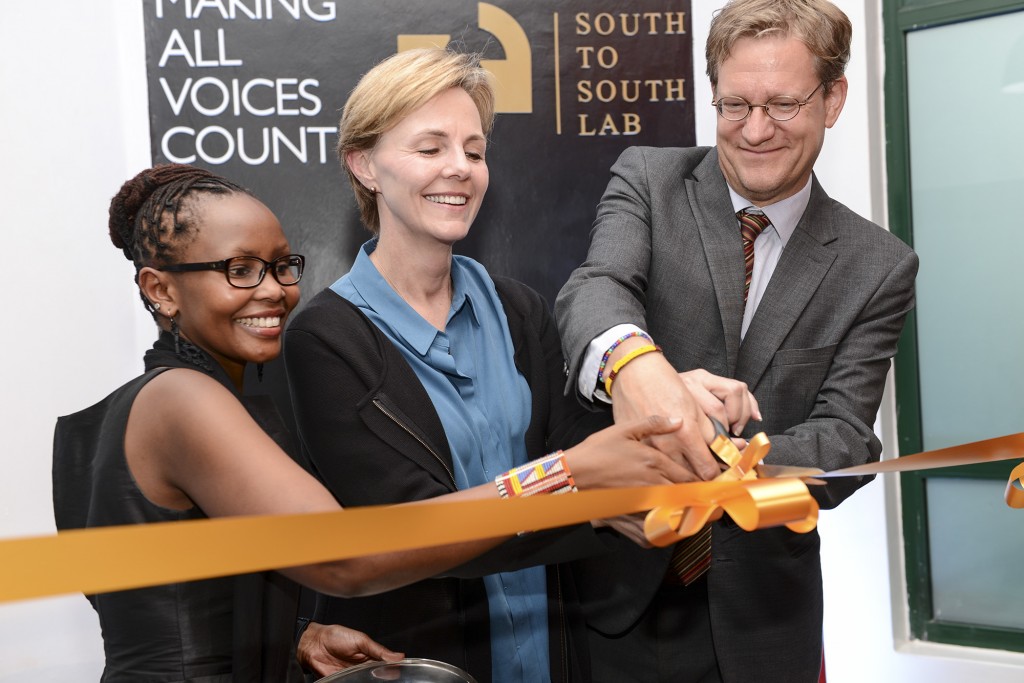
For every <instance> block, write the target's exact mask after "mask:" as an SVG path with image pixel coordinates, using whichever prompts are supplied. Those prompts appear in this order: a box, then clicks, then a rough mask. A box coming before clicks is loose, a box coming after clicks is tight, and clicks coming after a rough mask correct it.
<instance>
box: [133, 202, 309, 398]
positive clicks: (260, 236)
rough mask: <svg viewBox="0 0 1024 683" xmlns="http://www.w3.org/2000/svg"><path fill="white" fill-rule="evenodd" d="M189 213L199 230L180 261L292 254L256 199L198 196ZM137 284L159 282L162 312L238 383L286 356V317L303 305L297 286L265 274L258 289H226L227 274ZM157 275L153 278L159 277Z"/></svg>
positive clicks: (164, 277) (156, 295)
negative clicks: (251, 370)
mask: <svg viewBox="0 0 1024 683" xmlns="http://www.w3.org/2000/svg"><path fill="white" fill-rule="evenodd" d="M188 210H189V211H191V212H192V213H193V216H194V222H195V225H196V227H197V230H196V235H195V238H194V239H193V240H192V241H191V242H189V243H188V244H187V245H186V246H185V247H184V248H183V249H181V250H180V252H179V253H178V254H177V257H176V258H175V261H176V262H177V263H201V262H206V261H220V260H222V259H226V258H230V257H232V256H258V257H260V258H262V259H263V260H265V261H273V260H274V259H276V258H279V257H281V256H284V255H286V254H289V253H290V251H289V248H288V241H287V240H286V239H285V236H284V232H283V231H282V230H281V224H280V223H279V222H278V220H277V218H276V217H275V216H274V214H273V213H272V212H271V211H270V209H268V208H267V207H266V206H264V205H263V204H262V203H261V202H260V201H259V200H257V199H255V198H253V197H251V196H249V195H246V194H241V193H234V194H228V195H222V196H217V195H209V194H207V195H201V196H200V197H198V198H195V199H192V200H191V201H190V203H189V205H188ZM144 270H146V271H150V272H149V274H148V275H146V280H145V281H143V280H142V279H141V277H142V273H141V272H140V285H146V286H147V287H150V288H151V287H152V286H154V285H152V280H153V279H154V278H159V280H160V283H161V284H160V285H156V290H151V291H153V293H152V294H150V295H149V298H150V300H151V301H153V302H154V303H160V304H161V311H163V312H167V311H172V312H173V313H174V314H175V315H176V317H177V321H178V326H179V328H180V330H181V334H182V336H183V337H186V338H187V339H188V340H189V341H191V342H192V343H194V344H196V345H197V346H199V347H201V348H202V349H204V350H205V351H206V352H207V353H209V354H210V355H211V356H213V357H214V359H216V360H217V362H219V363H220V364H221V366H223V367H224V369H225V370H226V371H227V373H228V375H229V376H231V377H232V378H233V379H235V380H236V383H237V384H239V385H240V383H241V377H242V372H243V371H244V368H245V364H246V363H247V362H248V363H260V362H264V361H268V360H272V359H273V358H276V357H277V356H278V355H279V354H280V353H281V334H282V332H283V331H284V325H285V320H286V318H287V316H288V313H289V312H290V311H291V310H292V309H294V308H295V305H296V304H297V303H298V301H299V287H298V285H291V286H288V287H284V286H282V285H280V284H279V283H278V282H277V280H275V279H274V277H273V275H272V274H271V273H270V272H269V269H268V272H267V273H266V274H265V275H264V277H263V281H262V282H261V283H260V284H259V285H258V286H256V287H252V288H248V289H240V288H238V287H233V286H232V285H230V284H228V281H227V278H226V277H225V275H224V273H223V272H222V271H201V272H186V273H171V272H157V271H152V270H151V269H144ZM154 273H155V274H156V275H154Z"/></svg>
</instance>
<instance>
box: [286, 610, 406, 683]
mask: <svg viewBox="0 0 1024 683" xmlns="http://www.w3.org/2000/svg"><path fill="white" fill-rule="evenodd" d="M295 656H296V657H297V658H298V660H299V663H300V664H302V666H303V667H304V668H305V669H307V670H309V671H312V672H314V673H316V674H317V675H319V676H326V675H327V674H331V673H334V672H335V671H338V670H339V669H347V668H348V667H350V666H355V665H356V664H362V663H363V662H369V661H384V662H397V661H400V660H402V659H404V658H405V655H404V654H402V653H401V652H392V651H391V650H389V649H387V648H386V647H384V646H383V645H381V644H380V643H378V642H376V641H374V640H373V639H372V638H370V637H369V636H368V635H366V634H365V633H363V632H362V631H356V630H353V629H350V628H346V627H344V626H340V625H337V624H330V625H327V624H318V623H316V622H310V623H309V626H307V627H306V630H305V631H304V632H303V633H302V638H300V639H299V645H298V648H297V650H296V653H295Z"/></svg>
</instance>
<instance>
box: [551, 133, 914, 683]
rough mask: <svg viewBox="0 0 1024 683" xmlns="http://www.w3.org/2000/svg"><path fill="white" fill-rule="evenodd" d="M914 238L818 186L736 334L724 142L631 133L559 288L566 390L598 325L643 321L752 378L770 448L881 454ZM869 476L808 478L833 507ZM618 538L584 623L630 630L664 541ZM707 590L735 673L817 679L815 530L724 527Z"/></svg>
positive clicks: (784, 454)
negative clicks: (662, 144)
mask: <svg viewBox="0 0 1024 683" xmlns="http://www.w3.org/2000/svg"><path fill="white" fill-rule="evenodd" d="M917 264H918V261H917V256H916V255H915V254H914V253H913V251H912V250H911V249H910V248H909V247H908V246H907V245H906V244H905V243H903V242H902V241H900V240H899V239H898V238H896V237H894V236H893V235H891V234H890V233H888V232H887V231H885V230H883V229H882V228H880V227H879V226H877V225H875V224H873V223H871V222H869V221H867V220H865V219H863V218H861V217H860V216H858V215H856V214H855V213H853V212H852V211H850V210H849V209H847V208H846V207H845V206H843V205H842V204H840V203H839V202H836V201H834V200H832V199H830V198H829V197H828V195H826V194H825V192H824V190H823V189H822V188H821V186H820V185H819V184H818V182H817V179H814V180H812V188H811V197H810V201H809V203H808V206H807V209H806V211H805V212H804V215H803V217H802V218H801V220H800V222H799V224H798V225H797V229H796V231H795V232H794V234H793V236H792V238H791V239H790V241H789V243H788V244H787V246H786V248H785V250H784V251H783V254H782V256H781V259H780V260H779V263H778V265H777V266H776V269H775V272H774V274H773V275H772V279H771V281H770V283H769V284H768V288H767V290H766V291H765V293H764V296H763V297H762V299H761V302H760V304H759V306H758V309H757V312H756V314H755V316H754V318H753V320H752V322H751V324H750V327H749V328H748V330H747V334H746V336H745V338H744V340H743V341H742V343H741V341H740V325H741V322H742V318H743V255H742V243H741V238H740V233H739V227H738V224H737V220H736V217H735V216H734V214H733V208H732V203H731V201H730V198H729V192H728V187H727V185H726V182H725V178H724V176H723V175H722V172H721V169H720V167H719V161H718V153H717V151H716V150H715V149H714V148H706V147H705V148H687V149H678V148H675V149H673V148H643V147H636V148H630V149H627V150H626V151H625V152H623V154H622V155H621V156H620V157H619V160H618V161H617V162H616V164H615V165H614V166H613V167H612V179H611V181H610V182H609V184H608V188H607V189H606V191H605V194H604V197H603V198H602V200H601V203H600V206H599V207H598V215H597V219H596V221H595V223H594V227H593V231H592V234H591V244H590V249H589V252H588V254H587V260H586V261H585V262H584V263H583V265H581V266H580V267H579V268H578V269H577V270H576V271H575V272H574V273H573V274H572V276H571V277H570V279H569V281H568V282H567V283H566V285H565V286H564V287H563V289H562V291H561V293H560V294H559V296H558V299H557V301H556V306H555V310H556V317H557V319H558V324H559V329H560V332H561V335H562V343H563V347H564V349H565V357H566V359H567V362H568V363H569V373H568V374H569V380H568V384H567V391H574V392H575V391H576V389H575V387H576V375H577V373H578V371H579V365H580V362H581V360H582V358H583V355H584V354H585V352H586V347H587V345H588V344H589V343H590V341H591V340H592V339H594V338H595V337H597V336H598V335H599V334H601V333H602V332H604V331H605V330H607V329H609V328H610V327H612V326H613V325H616V324H618V323H632V324H635V325H637V326H639V327H640V328H641V329H644V330H647V331H648V332H649V333H650V334H651V336H652V337H653V338H654V340H655V341H656V342H657V343H659V344H660V345H661V346H662V348H663V349H664V353H665V357H666V358H667V359H668V360H669V362H671V363H672V365H673V366H674V367H675V368H676V369H677V370H678V371H686V370H691V369H695V368H704V369H706V370H708V371H709V372H711V373H714V374H717V375H722V376H726V377H733V378H735V379H739V380H742V381H744V382H746V383H747V385H748V387H749V388H750V390H751V391H752V392H753V393H754V395H755V396H756V397H757V400H758V403H759V405H760V409H761V414H762V416H763V417H764V421H763V422H761V423H754V424H751V425H748V427H747V430H746V433H745V435H744V436H747V437H749V436H752V435H753V434H755V433H757V432H760V431H764V432H765V433H766V434H767V435H768V436H769V438H770V440H771V444H772V446H771V453H770V454H769V456H768V458H767V459H766V460H767V462H770V463H775V464H787V465H803V466H811V467H820V468H822V469H825V470H831V469H836V468H839V467H847V466H852V465H858V464H861V463H865V462H869V461H874V460H877V459H878V457H879V455H880V453H881V444H880V442H879V440H878V439H877V438H876V436H875V435H874V432H873V429H872V425H873V423H874V419H875V415H876V413H877V411H878V406H879V403H880V402H881V397H882V389H883V386H884V383H885V377H886V373H887V372H888V370H889V366H890V359H891V358H892V356H893V355H894V354H895V352H896V342H897V339H898V337H899V334H900V331H901V329H902V326H903V321H904V318H905V317H906V315H907V313H908V312H909V311H910V309H911V308H912V307H913V301H914V294H913V283H914V277H915V275H916V273H917ZM866 482H867V479H843V480H837V481H836V482H834V483H830V484H828V486H826V487H814V493H815V496H816V497H817V498H818V500H819V503H821V505H822V506H823V507H826V508H828V507H834V506H835V505H838V504H839V503H840V502H841V501H842V500H843V499H845V498H846V497H847V496H849V495H850V494H851V493H853V491H855V490H856V489H857V488H858V487H860V486H861V485H863V484H864V483H866ZM609 536H610V538H609V539H608V542H609V545H611V546H614V547H615V552H614V553H613V554H611V555H609V556H606V557H605V558H604V559H603V560H602V561H600V562H596V561H592V562H589V563H586V564H581V565H580V567H579V570H580V575H581V580H582V582H583V584H584V599H585V600H586V604H587V611H588V619H589V622H590V625H591V626H592V627H593V628H596V629H597V630H599V631H601V632H604V633H607V634H614V633H621V632H623V631H624V630H626V629H628V628H629V627H630V626H631V625H632V624H633V623H634V622H635V621H636V619H638V618H639V617H640V615H641V614H642V613H643V610H644V609H645V608H646V607H647V605H648V603H649V602H650V600H651V599H652V597H653V596H654V593H655V591H656V590H657V588H658V585H659V582H660V580H661V577H662V575H663V573H664V571H665V568H666V565H667V562H668V556H669V552H668V550H667V549H660V550H652V551H641V550H637V549H634V548H633V547H630V544H628V543H621V539H616V538H614V537H612V535H609ZM712 543H713V565H712V569H711V571H710V572H709V574H708V594H709V606H710V611H711V621H712V629H713V632H714V635H715V642H716V653H717V654H718V659H719V665H720V668H721V669H722V672H723V675H725V680H726V681H733V680H735V681H746V680H758V681H771V680H779V681H787V682H788V681H800V680H805V679H806V680H814V679H813V676H815V675H816V673H817V668H818V665H819V663H820V657H821V616H822V607H821V605H822V598H821V568H820V559H819V553H818V537H817V533H816V532H811V533H810V534H805V535H801V534H794V533H792V532H789V531H788V530H786V529H784V528H783V529H769V530H764V531H758V532H754V533H746V532H743V531H741V530H739V529H738V528H737V527H736V526H735V525H734V524H733V523H731V521H729V520H728V519H726V520H725V521H723V522H719V523H716V524H715V527H714V529H713V540H712Z"/></svg>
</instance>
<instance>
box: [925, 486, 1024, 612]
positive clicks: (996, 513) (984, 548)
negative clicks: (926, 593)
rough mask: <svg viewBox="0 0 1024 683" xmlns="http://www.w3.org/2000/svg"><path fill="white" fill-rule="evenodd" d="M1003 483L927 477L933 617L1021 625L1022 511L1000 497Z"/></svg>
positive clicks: (1023, 594) (1023, 606) (1023, 595)
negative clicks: (1010, 505)
mask: <svg viewBox="0 0 1024 683" xmlns="http://www.w3.org/2000/svg"><path fill="white" fill-rule="evenodd" d="M1005 486H1006V482H1003V481H986V480H984V479H954V478H949V479H947V478H944V477H941V478H940V477H936V478H933V479H929V480H928V481H927V491H928V494H927V497H928V526H929V530H930V532H931V533H930V537H929V546H930V553H931V557H930V561H931V570H932V592H933V605H932V607H933V611H934V616H935V618H936V619H939V620H941V621H952V622H958V623H965V624H978V625H983V626H999V627H1004V628H1020V629H1024V591H1021V590H1020V589H1019V585H1020V568H1021V567H1022V566H1024V524H1022V521H1021V512H1020V511H1019V510H1014V509H1013V508H1011V507H1009V506H1007V505H1006V503H1004V502H1003V488H1004V487H1005ZM979 531H983V533H979Z"/></svg>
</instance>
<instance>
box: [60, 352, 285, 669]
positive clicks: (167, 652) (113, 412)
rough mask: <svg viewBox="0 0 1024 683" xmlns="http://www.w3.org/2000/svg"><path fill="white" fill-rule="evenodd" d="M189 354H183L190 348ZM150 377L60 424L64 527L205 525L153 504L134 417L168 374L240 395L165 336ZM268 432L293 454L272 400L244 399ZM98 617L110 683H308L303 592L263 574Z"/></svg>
mask: <svg viewBox="0 0 1024 683" xmlns="http://www.w3.org/2000/svg"><path fill="white" fill-rule="evenodd" d="M183 351H184V349H183ZM144 360H145V368H146V372H145V374H143V375H141V376H140V377H137V378H135V379H134V380H132V381H130V382H128V383H127V384H125V385H124V386H122V387H121V388H120V389H118V390H116V391H115V392H114V393H112V394H110V395H109V396H107V397H106V398H105V399H103V400H102V401H100V402H99V403H97V404H96V405H94V406H92V407H90V408H87V409H85V410H83V411H81V412H78V413H74V414H73V415H68V416H64V417H61V418H59V419H58V420H57V428H56V432H55V435H54V447H53V505H54V515H55V517H56V521H57V528H58V529H76V528H84V527H98V526H109V525H120V524H147V523H150V522H168V521H177V520H186V519H203V518H205V515H204V514H203V513H202V511H201V510H199V509H198V508H192V509H191V510H185V511H179V510H170V509H167V508H163V507H160V506H158V505H155V504H153V503H152V502H150V501H149V500H148V499H147V498H146V497H145V496H144V495H143V494H142V492H141V491H140V490H139V488H138V487H137V486H136V484H135V481H134V479H133V477H132V475H131V472H130V471H129V469H128V465H127V461H126V459H125V453H124V435H125V428H126V426H127V423H128V414H129V412H130V410H131V407H132V403H133V402H134V400H135V397H136V396H137V395H138V393H139V391H140V390H141V389H142V387H144V386H145V385H146V383H147V382H149V381H150V380H151V379H153V378H154V377H156V376H157V375H158V374H160V373H161V372H163V371H164V370H166V369H169V368H188V369H192V370H195V371H197V372H205V373H206V374H209V375H210V376H212V377H214V378H216V379H217V380H218V381H220V382H221V383H222V384H224V386H225V387H227V388H228V389H230V390H231V391H232V393H236V395H237V392H236V391H235V389H234V386H233V385H232V384H231V382H230V380H229V379H228V377H227V375H226V374H225V373H224V371H223V370H222V369H221V367H220V366H219V365H218V364H217V363H216V362H214V361H213V360H212V359H211V358H210V357H209V356H207V355H206V354H205V353H203V352H202V351H201V350H199V349H198V348H196V347H194V346H192V345H188V353H182V354H181V356H179V355H178V354H176V353H175V350H174V342H173V341H172V339H171V337H170V335H168V334H162V335H161V337H160V339H159V340H157V342H156V344H154V346H153V348H152V349H150V350H149V351H147V352H146V355H145V359H144ZM239 400H240V401H242V403H243V404H244V405H245V406H246V408H247V410H248V411H249V413H250V414H251V415H252V416H253V418H254V419H255V420H256V421H257V423H259V424H260V426H261V427H263V428H264V430H265V431H266V432H267V433H268V434H269V435H270V436H271V437H272V438H274V440H275V441H277V442H278V444H279V445H281V447H282V448H284V449H285V450H286V452H292V451H291V450H290V443H289V442H290V439H289V438H288V434H287V431H286V429H285V428H284V427H283V423H282V421H281V419H280V416H279V415H278V414H277V411H276V409H275V408H274V406H273V403H272V402H271V401H270V399H269V397H266V396H257V397H244V398H243V397H239ZM86 597H88V599H89V601H90V602H91V603H92V606H93V607H94V608H95V609H96V612H97V614H98V615H99V620H100V627H101V629H102V632H103V647H104V651H105V655H106V666H105V668H104V671H103V677H102V679H101V680H102V681H103V682H104V683H150V682H152V683H177V682H179V681H180V682H183V683H184V682H185V681H188V682H191V683H240V682H246V683H249V682H252V683H257V682H258V683H264V682H265V683H271V682H272V683H282V682H285V683H291V682H293V681H295V682H298V681H301V680H302V672H301V671H300V669H299V666H298V663H297V662H296V660H295V656H294V649H293V640H294V632H295V630H294V629H295V617H296V612H297V605H298V586H297V585H296V584H294V583H292V582H291V581H289V580H287V579H285V578H284V577H282V576H280V575H278V574H276V573H273V572H266V573H262V574H247V575H242V576H235V577H226V578H219V579H210V580H204V581H191V582H187V583H178V584H169V585H164V586H154V587H151V588H141V589H135V590H127V591H118V592H113V593H103V594H98V595H89V596H86Z"/></svg>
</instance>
